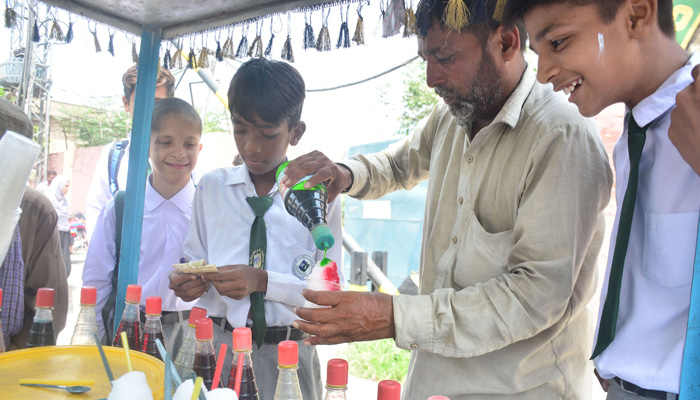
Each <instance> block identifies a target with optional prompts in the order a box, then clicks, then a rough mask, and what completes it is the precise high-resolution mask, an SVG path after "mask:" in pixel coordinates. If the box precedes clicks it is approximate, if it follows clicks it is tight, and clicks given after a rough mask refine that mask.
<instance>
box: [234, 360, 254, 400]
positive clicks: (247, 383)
mask: <svg viewBox="0 0 700 400" xmlns="http://www.w3.org/2000/svg"><path fill="white" fill-rule="evenodd" d="M236 365H237V364H235V363H234V364H233V368H231V376H229V378H228V388H229V389H234V385H235V383H236ZM238 400H260V396H259V395H258V385H257V383H255V372H253V367H252V366H251V365H244V366H243V368H242V369H241V389H240V393H238Z"/></svg>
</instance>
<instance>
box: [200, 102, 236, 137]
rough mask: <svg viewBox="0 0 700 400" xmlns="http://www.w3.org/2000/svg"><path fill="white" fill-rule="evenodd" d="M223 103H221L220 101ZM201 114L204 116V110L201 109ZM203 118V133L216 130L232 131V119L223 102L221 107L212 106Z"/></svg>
mask: <svg viewBox="0 0 700 400" xmlns="http://www.w3.org/2000/svg"><path fill="white" fill-rule="evenodd" d="M219 104H221V103H219ZM198 112H199V115H200V116H202V115H203V114H202V111H201V110H199V111H198ZM203 116H204V118H203V119H202V133H214V132H230V131H231V129H230V128H229V124H230V119H229V115H228V112H226V108H225V107H224V106H223V104H221V107H213V108H212V107H210V108H209V109H208V110H207V111H206V114H204V115H203Z"/></svg>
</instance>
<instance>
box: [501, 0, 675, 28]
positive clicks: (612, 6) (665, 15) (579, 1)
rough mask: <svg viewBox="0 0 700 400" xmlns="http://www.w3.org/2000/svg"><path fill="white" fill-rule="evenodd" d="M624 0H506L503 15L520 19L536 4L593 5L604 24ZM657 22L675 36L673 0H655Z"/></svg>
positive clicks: (612, 16)
mask: <svg viewBox="0 0 700 400" xmlns="http://www.w3.org/2000/svg"><path fill="white" fill-rule="evenodd" d="M625 1H626V0H508V4H507V5H506V8H505V12H504V15H503V20H504V21H510V22H512V21H519V20H522V18H523V15H525V14H526V13H527V12H528V11H529V10H531V9H533V8H535V7H537V6H547V5H551V4H566V5H571V6H587V5H594V6H596V8H597V9H598V16H599V17H600V20H601V21H603V23H605V24H609V23H611V22H613V20H615V17H616V16H617V12H618V11H619V10H620V7H622V4H623V3H624V2H625ZM657 22H658V24H659V28H660V29H661V32H663V33H664V35H666V36H670V37H675V35H676V25H675V21H674V18H673V0H657Z"/></svg>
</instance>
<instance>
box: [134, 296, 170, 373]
mask: <svg viewBox="0 0 700 400" xmlns="http://www.w3.org/2000/svg"><path fill="white" fill-rule="evenodd" d="M161 304H162V300H161V298H160V297H158V296H149V297H146V323H145V324H144V326H143V342H142V343H141V349H140V350H141V351H142V352H144V353H146V354H150V355H152V356H153V357H155V358H157V359H159V360H163V359H162V358H161V357H160V352H159V351H158V345H156V339H160V341H161V343H164V342H165V340H164V339H163V324H162V323H161V321H160V317H161Z"/></svg>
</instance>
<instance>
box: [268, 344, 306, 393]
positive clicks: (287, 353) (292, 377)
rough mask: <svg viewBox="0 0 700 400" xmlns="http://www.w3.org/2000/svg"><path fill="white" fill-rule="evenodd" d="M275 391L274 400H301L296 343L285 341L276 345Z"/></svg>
mask: <svg viewBox="0 0 700 400" xmlns="http://www.w3.org/2000/svg"><path fill="white" fill-rule="evenodd" d="M277 364H278V366H277V369H278V370H279V375H278V376H277V389H275V397H274V400H302V397H301V387H300V386H299V376H298V375H297V370H298V369H299V348H298V345H297V342H295V341H293V340H285V341H282V342H280V344H279V345H277Z"/></svg>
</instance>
